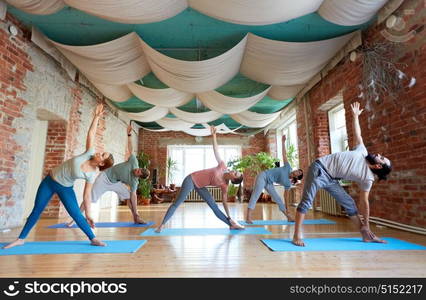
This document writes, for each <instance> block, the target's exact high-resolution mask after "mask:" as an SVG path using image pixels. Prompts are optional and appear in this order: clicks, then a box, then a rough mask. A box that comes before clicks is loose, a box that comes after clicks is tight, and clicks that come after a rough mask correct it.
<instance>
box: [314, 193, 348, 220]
mask: <svg viewBox="0 0 426 300" xmlns="http://www.w3.org/2000/svg"><path fill="white" fill-rule="evenodd" d="M319 197H320V206H321V211H322V212H323V213H326V214H330V215H333V216H344V213H343V212H342V207H341V206H340V205H339V204H338V203H337V202H336V199H334V198H333V197H332V196H331V195H330V194H329V193H328V192H327V191H325V190H323V189H320V191H319Z"/></svg>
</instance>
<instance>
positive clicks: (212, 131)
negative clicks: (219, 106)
mask: <svg viewBox="0 0 426 300" xmlns="http://www.w3.org/2000/svg"><path fill="white" fill-rule="evenodd" d="M216 131H217V129H216V127H214V126H210V132H211V134H212V135H215V134H216Z"/></svg>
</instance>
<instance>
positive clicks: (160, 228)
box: [155, 225, 163, 233]
mask: <svg viewBox="0 0 426 300" xmlns="http://www.w3.org/2000/svg"><path fill="white" fill-rule="evenodd" d="M161 230H163V225H160V226H158V227H157V229H155V232H156V233H160V232H161Z"/></svg>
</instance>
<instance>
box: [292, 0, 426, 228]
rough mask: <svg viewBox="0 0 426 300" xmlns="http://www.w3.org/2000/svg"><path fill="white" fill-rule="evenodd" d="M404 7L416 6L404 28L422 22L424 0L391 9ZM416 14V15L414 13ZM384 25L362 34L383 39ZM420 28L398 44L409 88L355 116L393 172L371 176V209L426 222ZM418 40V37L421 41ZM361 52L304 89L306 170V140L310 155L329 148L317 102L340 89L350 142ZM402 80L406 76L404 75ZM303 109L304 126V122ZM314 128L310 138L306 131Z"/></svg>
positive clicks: (424, 49)
mask: <svg viewBox="0 0 426 300" xmlns="http://www.w3.org/2000/svg"><path fill="white" fill-rule="evenodd" d="M406 8H414V9H415V12H416V14H415V17H414V16H413V15H411V19H410V15H408V16H406V17H405V20H406V22H407V26H406V27H407V30H411V29H413V28H418V26H419V25H420V24H421V22H420V21H422V22H423V23H424V18H425V10H424V2H423V1H418V0H412V1H406V2H404V4H403V6H402V7H401V8H400V9H399V12H397V13H396V14H397V15H398V14H399V15H403V11H404V9H406ZM419 16H420V17H419ZM384 29H385V28H384V25H380V26H378V27H376V28H372V29H370V30H369V31H367V32H366V33H365V34H364V41H368V42H369V43H374V42H386V40H385V39H384V38H383V36H382V35H381V33H380V31H381V30H384ZM424 38H425V33H424V30H423V32H421V33H418V34H417V35H416V36H415V37H414V38H412V39H410V40H409V41H408V42H406V43H404V44H403V45H402V47H403V48H402V49H403V53H402V55H401V57H400V58H399V62H400V63H402V64H405V65H406V67H405V68H404V69H403V71H404V72H405V73H406V74H407V75H408V76H409V77H415V78H416V80H417V83H416V85H415V86H413V87H412V88H408V87H405V88H404V90H402V91H401V92H400V93H399V95H398V100H397V102H396V103H395V102H393V101H392V100H391V99H389V97H388V96H387V95H382V96H381V98H380V100H379V101H377V102H374V103H370V111H367V110H365V111H364V112H363V114H362V115H361V116H360V125H361V130H362V135H363V139H364V143H365V145H366V147H367V149H368V150H369V152H371V153H380V154H383V155H385V156H387V157H389V159H390V160H391V161H392V163H393V172H392V173H391V176H390V178H389V180H387V181H383V182H377V181H376V182H375V184H374V186H373V189H372V190H371V193H370V203H371V215H372V216H377V217H381V218H385V219H389V220H393V221H397V222H401V223H405V224H410V225H414V226H422V227H425V226H426V213H425V212H426V92H425V90H426V71H425V70H426V68H425V67H424V66H425V65H426V46H425V45H424ZM421 41H423V42H421ZM362 67H363V65H362V57H358V59H357V60H356V61H355V62H351V61H350V60H349V59H348V58H345V59H344V60H343V61H342V62H341V63H340V64H339V65H337V66H336V67H335V68H334V69H333V70H332V71H331V72H330V73H329V74H328V75H327V76H326V77H325V78H324V79H323V80H322V81H321V82H319V83H318V84H317V85H316V86H315V87H314V88H313V89H312V90H311V91H310V92H309V94H308V95H307V97H306V99H307V100H308V101H309V102H308V103H309V105H308V107H307V108H306V107H304V105H303V103H302V104H300V105H299V106H298V114H297V120H298V123H299V129H298V135H299V153H300V160H301V167H302V168H303V169H305V170H307V167H308V165H309V163H310V162H311V161H312V157H311V158H309V157H308V153H307V152H308V150H307V145H308V143H309V142H311V143H312V144H313V152H314V153H313V154H314V155H313V156H315V157H319V156H322V155H326V154H329V153H330V146H329V145H330V139H329V133H328V120H327V113H326V112H322V111H319V109H318V108H319V106H320V105H322V104H323V103H325V102H327V101H328V100H329V99H330V98H332V97H334V96H336V95H337V94H338V93H339V91H341V90H342V91H343V102H344V106H345V109H346V125H347V131H348V137H349V145H350V146H353V135H352V115H351V113H350V111H351V109H350V104H351V103H353V102H355V101H359V102H360V103H361V106H362V107H365V106H366V104H367V103H366V101H365V100H364V99H361V98H358V94H359V90H358V85H359V84H360V82H361V75H362ZM404 84H405V86H407V82H406V81H404ZM305 114H307V116H308V120H309V125H308V126H309V127H311V128H306V122H305V121H306V119H305ZM310 130H313V134H312V136H311V138H310V139H309V138H308V136H307V134H308V133H309V132H310ZM357 192H358V188H357V186H356V185H353V187H352V188H351V195H352V196H353V197H354V199H357Z"/></svg>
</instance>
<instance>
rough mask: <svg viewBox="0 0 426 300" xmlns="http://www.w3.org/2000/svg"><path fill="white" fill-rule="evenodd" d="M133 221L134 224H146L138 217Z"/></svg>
mask: <svg viewBox="0 0 426 300" xmlns="http://www.w3.org/2000/svg"><path fill="white" fill-rule="evenodd" d="M133 221H134V222H135V224H146V222H145V221H144V220H142V218H141V217H140V216H137V217H136V218H135V219H133Z"/></svg>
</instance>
